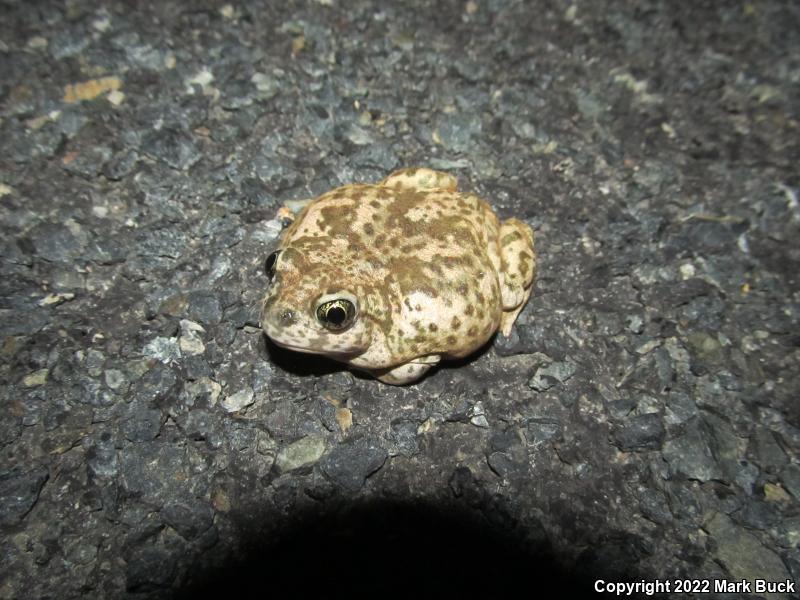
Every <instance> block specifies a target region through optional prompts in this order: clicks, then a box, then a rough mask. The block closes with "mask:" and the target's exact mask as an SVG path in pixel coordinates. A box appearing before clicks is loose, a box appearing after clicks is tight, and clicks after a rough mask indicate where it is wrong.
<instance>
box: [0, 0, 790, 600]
mask: <svg viewBox="0 0 800 600" xmlns="http://www.w3.org/2000/svg"><path fill="white" fill-rule="evenodd" d="M798 48H800V8H798V6H797V5H796V4H794V3H791V2H782V1H779V0H764V1H762V2H750V3H736V2H727V3H725V2H706V3H675V2H666V1H656V0H647V1H643V2H613V1H611V0H600V1H597V2H577V3H574V4H571V3H570V2H560V1H545V0H542V1H538V0H537V1H530V2H522V1H518V0H489V1H486V2H482V1H480V0H476V1H470V2H443V3H442V2H420V3H408V4H407V5H403V4H402V3H381V2H375V1H364V2H357V3H347V2H337V1H336V0H333V1H330V2H329V1H308V2H291V3H277V2H276V3H257V2H251V1H245V2H237V3H230V4H222V3H216V2H214V3H212V2H199V3H197V2H193V3H181V2H172V1H167V2H137V3H135V4H129V3H119V2H118V3H110V2H109V3H97V2H89V1H85V0H74V1H71V2H67V3H62V2H47V1H44V2H36V3H29V2H24V1H22V0H7V1H5V2H2V3H0V140H2V142H1V143H0V227H1V228H2V236H1V237H0V240H2V241H0V244H2V251H1V252H0V337H2V339H1V340H0V342H1V346H0V378H1V379H2V384H3V385H2V387H0V399H1V400H2V406H3V410H2V411H0V447H1V448H2V454H1V455H0V598H8V599H11V598H23V597H24V598H56V597H57V598H64V599H68V598H78V597H93V598H168V597H173V596H174V595H176V594H178V595H180V594H184V595H190V594H192V593H193V591H196V590H203V589H220V590H224V589H226V588H225V585H226V584H225V583H224V582H225V581H231V579H230V578H232V577H234V575H232V574H236V577H238V578H241V577H250V578H251V579H252V582H253V586H254V589H259V590H262V591H263V590H265V589H266V590H270V591H273V592H275V593H276V594H277V590H278V587H279V586H280V585H284V584H285V585H287V586H294V589H295V593H299V590H301V589H303V590H307V586H309V585H311V581H312V580H313V581H316V582H317V583H316V584H314V585H317V586H318V588H319V591H320V593H322V595H323V596H324V597H332V596H336V595H337V594H343V595H344V594H347V593H350V594H352V593H355V592H357V591H359V590H360V591H364V592H365V593H369V594H371V595H372V597H380V594H382V593H384V592H387V591H392V590H394V591H398V590H406V589H408V590H410V591H409V593H411V592H412V591H413V590H415V589H420V587H421V586H422V583H421V580H422V579H423V578H430V579H433V580H435V581H438V583H439V587H438V588H437V587H434V588H431V589H438V590H440V591H441V593H442V594H443V595H450V596H452V595H455V594H456V593H463V592H465V591H466V592H469V591H482V593H485V594H488V595H486V596H484V597H490V596H491V595H497V594H502V593H503V590H504V589H511V588H504V587H503V586H504V585H510V584H511V583H519V582H525V581H527V582H528V583H527V585H528V588H526V589H530V590H531V591H532V593H533V591H536V590H540V589H541V587H540V586H541V585H543V584H544V583H547V582H550V583H553V582H554V581H562V582H569V583H570V584H571V585H572V586H573V588H574V589H575V590H576V591H578V592H582V593H583V594H584V595H585V594H587V593H588V591H590V590H591V586H592V585H593V581H594V579H595V578H603V579H605V580H606V581H623V580H641V579H645V580H647V581H653V580H656V579H659V580H674V579H722V578H727V579H729V580H731V581H732V580H734V579H737V580H739V579H743V578H744V579H754V578H760V579H766V580H771V581H781V582H786V581H787V580H788V581H789V582H790V583H794V584H795V585H796V586H797V588H798V589H800V546H798V540H800V464H799V461H798V458H800V402H798V398H799V397H800V350H799V349H798V346H799V345H800V334H799V333H798V332H799V331H800V329H799V328H798V320H799V319H800V281H799V279H798V278H799V276H800V245H799V244H798V243H797V240H798V236H799V235H800V201H799V200H798V193H800V172H798V167H797V165H798V164H800V135H798V130H800V121H799V119H800V54H799V53H798ZM415 165H419V166H422V165H424V166H431V167H434V168H438V169H442V170H446V171H449V172H452V173H454V174H455V175H457V176H458V178H459V180H460V182H461V184H462V185H463V186H464V187H465V188H466V189H470V190H474V191H476V192H477V193H479V194H481V195H482V196H484V197H486V198H487V199H489V200H490V201H491V202H492V204H493V205H494V206H495V207H496V209H497V210H498V212H499V213H500V214H501V215H503V216H512V215H513V216H517V217H519V218H522V219H524V220H526V221H527V222H528V223H530V224H531V225H532V226H533V227H534V228H535V229H536V232H537V249H538V252H539V257H540V265H541V271H540V275H539V280H538V282H537V284H536V288H535V294H534V297H533V299H532V301H531V302H530V304H529V305H528V306H527V307H526V309H525V310H524V312H523V313H522V315H521V317H520V319H519V321H518V324H517V327H516V328H515V331H514V333H513V334H512V336H511V337H510V338H509V339H504V338H498V339H496V340H495V341H494V343H493V344H490V345H489V347H487V348H486V349H484V351H482V352H481V353H479V354H477V355H476V356H474V357H471V358H470V359H467V360H464V361H461V362H459V363H456V364H447V365H444V366H443V367H442V368H439V369H437V370H436V371H434V372H433V373H432V374H431V375H430V376H428V377H426V378H425V379H424V380H423V381H421V382H420V383H418V384H415V385H412V386H409V387H405V388H394V387H389V386H385V385H382V384H380V383H378V382H376V381H374V380H371V379H367V378H363V377H360V376H354V375H352V374H350V373H347V372H343V371H342V370H341V369H340V368H339V367H338V366H337V365H335V364H333V363H329V362H327V361H324V360H321V359H318V358H313V357H308V356H301V355H296V354H292V353H290V352H285V351H281V350H278V349H275V348H273V347H271V346H269V345H268V344H267V343H266V341H265V339H264V337H263V335H262V334H261V332H260V331H259V329H258V327H257V318H258V316H257V315H258V303H259V300H260V298H261V296H262V294H263V292H264V287H265V285H266V279H265V276H264V275H263V273H262V271H261V268H262V265H263V261H264V259H265V257H266V256H267V254H268V252H269V248H270V245H271V244H272V243H273V242H274V240H275V238H276V236H277V235H278V233H279V232H280V228H281V224H280V222H279V221H277V220H276V219H275V214H276V210H277V208H278V207H279V206H280V205H281V204H282V203H283V202H284V201H287V200H296V199H303V198H308V197H311V196H313V195H314V194H317V193H321V192H323V191H326V190H327V189H330V188H331V187H334V186H336V185H339V184H343V183H350V182H354V181H375V180H377V179H379V178H381V177H383V176H385V175H386V174H387V173H388V172H389V171H391V170H392V169H395V168H400V167H403V166H415ZM351 548H355V549H354V550H352V549H351ZM259 560H260V561H261V562H258V561H259ZM254 561H255V562H254ZM237 569H238V570H237ZM531 569H533V571H531ZM536 569H538V571H537V570H536ZM531 573H534V574H533V575H532V574H531ZM535 573H538V575H536V574H535ZM226 577H228V578H229V579H225V578H226ZM537 577H538V579H537ZM560 577H563V579H559V578H560ZM526 578H527V579H526ZM531 582H536V586H538V587H536V588H535V589H534V588H533V587H532V586H533V583H531ZM214 585H217V586H218V587H217V588H214ZM415 586H416V587H415ZM791 595H792V594H788V595H787V594H785V593H778V592H776V593H774V594H767V595H766V597H768V598H786V597H790V596H791ZM258 597H261V596H258ZM676 597H678V596H677V595H676ZM703 597H709V598H712V597H719V598H732V597H741V596H738V595H736V594H733V595H731V594H727V595H726V594H723V593H719V594H717V593H711V594H708V595H704V596H703Z"/></svg>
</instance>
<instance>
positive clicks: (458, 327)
mask: <svg viewBox="0 0 800 600" xmlns="http://www.w3.org/2000/svg"><path fill="white" fill-rule="evenodd" d="M456 188H457V185H456V179H455V178H454V177H453V176H451V175H448V174H446V173H440V172H437V171H433V170H431V169H405V170H402V171H397V172H395V173H392V174H391V175H389V176H388V177H387V178H386V179H384V180H383V181H381V182H380V183H378V184H376V185H346V186H343V187H340V188H337V189H335V190H333V191H330V192H328V193H326V194H323V195H322V196H319V197H318V198H315V199H314V200H312V201H310V203H309V204H308V205H307V206H306V207H305V208H304V209H303V210H302V211H301V212H300V214H299V215H298V216H297V218H296V219H295V220H294V222H293V223H292V224H291V225H290V226H289V227H288V228H287V229H286V230H285V231H284V232H283V235H282V237H281V240H280V243H279V246H278V249H277V250H276V251H275V252H273V253H272V254H270V255H269V257H267V259H266V264H265V268H266V272H267V276H268V278H269V280H270V284H269V289H268V291H267V294H266V297H265V298H264V303H263V307H262V311H261V324H262V327H263V329H264V331H265V333H266V334H267V335H268V336H269V337H270V338H272V340H273V341H274V342H275V343H276V344H278V345H279V346H283V347H285V348H289V349H291V350H297V351H300V352H310V353H313V354H322V355H325V356H328V357H330V358H333V359H335V360H338V361H341V362H344V363H347V364H348V365H350V366H351V367H353V368H356V369H359V370H362V371H366V372H368V373H371V374H372V375H373V376H375V377H377V378H378V379H379V380H381V381H383V382H385V383H390V384H394V385H402V384H406V383H411V382H412V381H415V380H417V379H419V378H420V377H422V375H423V374H424V373H425V372H426V371H427V370H428V369H430V368H431V367H432V366H434V365H436V364H437V363H438V362H439V361H440V360H441V359H443V358H445V359H447V358H460V357H464V356H467V355H468V354H470V353H471V352H473V351H474V350H476V349H478V348H480V347H481V346H482V345H483V344H484V343H485V342H486V341H487V340H488V339H489V338H490V337H491V336H492V334H493V333H494V332H495V331H496V330H497V329H498V327H499V328H500V329H501V330H502V332H503V334H504V335H506V336H508V335H509V334H510V333H511V327H512V325H513V324H514V321H515V320H516V318H517V315H518V314H519V313H520V311H521V310H522V308H523V307H524V306H525V303H526V302H527V300H528V298H529V297H530V295H531V289H532V286H533V281H534V278H535V275H536V254H535V252H534V247H533V231H532V230H531V228H530V227H529V226H528V225H526V224H525V223H523V222H522V221H519V220H517V219H508V220H506V221H503V222H500V221H499V220H498V219H497V216H496V215H495V214H494V212H493V211H492V209H491V207H490V206H489V205H488V204H487V203H486V202H485V201H483V200H481V199H480V198H478V197H477V196H475V195H473V194H469V193H462V192H459V191H457V189H456Z"/></svg>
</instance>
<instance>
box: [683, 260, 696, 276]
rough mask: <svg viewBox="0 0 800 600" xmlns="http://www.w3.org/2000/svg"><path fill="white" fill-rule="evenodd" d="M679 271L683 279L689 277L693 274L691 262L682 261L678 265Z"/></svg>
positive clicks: (693, 269)
mask: <svg viewBox="0 0 800 600" xmlns="http://www.w3.org/2000/svg"><path fill="white" fill-rule="evenodd" d="M679 270H680V273H681V277H682V278H683V279H691V278H692V277H694V275H695V272H696V270H695V268H694V265H693V264H691V263H684V264H682V265H681V266H680V269H679Z"/></svg>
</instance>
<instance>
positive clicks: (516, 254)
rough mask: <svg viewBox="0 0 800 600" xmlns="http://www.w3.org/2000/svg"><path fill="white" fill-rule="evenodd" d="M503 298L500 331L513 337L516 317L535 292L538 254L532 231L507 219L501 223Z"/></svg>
mask: <svg viewBox="0 0 800 600" xmlns="http://www.w3.org/2000/svg"><path fill="white" fill-rule="evenodd" d="M499 235H500V260H501V263H502V268H501V269H500V296H501V298H502V301H503V315H502V316H501V317H500V330H501V331H502V332H503V335H504V336H506V337H508V336H509V335H511V328H512V327H513V325H514V321H516V320H517V316H519V313H520V312H521V311H522V309H523V308H524V307H525V303H526V302H527V301H528V298H530V297H531V292H532V291H533V281H534V279H535V278H536V252H535V250H534V247H533V230H532V229H531V228H530V227H529V226H528V225H526V224H525V223H523V222H522V221H520V220H519V219H508V220H507V221H503V223H501V224H500V231H499Z"/></svg>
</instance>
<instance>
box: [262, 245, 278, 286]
mask: <svg viewBox="0 0 800 600" xmlns="http://www.w3.org/2000/svg"><path fill="white" fill-rule="evenodd" d="M280 253H281V252H280V250H276V251H275V252H273V253H272V254H270V255H269V256H268V257H267V260H265V261H264V273H266V274H267V279H269V280H270V281H272V280H273V279H275V263H276V262H278V254H280Z"/></svg>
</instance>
